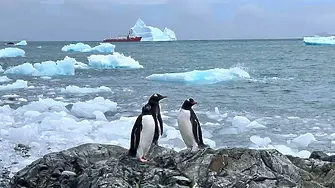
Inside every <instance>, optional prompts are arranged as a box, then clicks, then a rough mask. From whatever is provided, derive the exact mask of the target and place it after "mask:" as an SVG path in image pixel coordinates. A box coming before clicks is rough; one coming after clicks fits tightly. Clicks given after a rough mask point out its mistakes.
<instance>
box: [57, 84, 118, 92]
mask: <svg viewBox="0 0 335 188" xmlns="http://www.w3.org/2000/svg"><path fill="white" fill-rule="evenodd" d="M61 92H62V93H100V92H112V90H111V89H110V88H108V87H106V86H100V87H98V88H80V87H78V86H72V85H70V86H66V88H65V89H64V88H62V89H61Z"/></svg>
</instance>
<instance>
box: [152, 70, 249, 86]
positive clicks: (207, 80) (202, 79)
mask: <svg viewBox="0 0 335 188" xmlns="http://www.w3.org/2000/svg"><path fill="white" fill-rule="evenodd" d="M146 78H147V79H149V80H153V81H165V82H181V83H190V84H215V83H218V82H223V81H228V80H233V79H237V78H250V75H249V73H247V72H246V71H244V70H242V69H240V68H238V67H235V68H231V69H220V68H215V69H209V70H194V71H190V72H181V73H165V74H152V75H150V76H147V77H146Z"/></svg>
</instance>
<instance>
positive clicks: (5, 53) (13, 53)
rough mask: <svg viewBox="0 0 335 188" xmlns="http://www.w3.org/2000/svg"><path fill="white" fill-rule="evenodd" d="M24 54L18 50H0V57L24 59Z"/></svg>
mask: <svg viewBox="0 0 335 188" xmlns="http://www.w3.org/2000/svg"><path fill="white" fill-rule="evenodd" d="M25 53H26V52H25V51H24V50H22V49H20V48H5V49H1V50H0V58H1V57H19V56H21V57H24V54H25Z"/></svg>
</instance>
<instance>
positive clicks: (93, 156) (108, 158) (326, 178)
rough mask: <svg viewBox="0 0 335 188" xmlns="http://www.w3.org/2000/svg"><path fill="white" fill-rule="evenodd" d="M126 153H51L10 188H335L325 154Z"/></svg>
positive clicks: (110, 149)
mask: <svg viewBox="0 0 335 188" xmlns="http://www.w3.org/2000/svg"><path fill="white" fill-rule="evenodd" d="M126 153H127V150H126V149H125V148H122V147H120V146H115V145H104V144H83V145H80V146H78V147H74V148H70V149H67V150H64V151H60V152H56V153H50V154H47V155H45V156H44V157H42V158H40V159H38V160H36V161H34V162H33V163H32V164H30V165H28V166H27V167H26V168H24V169H22V170H20V171H19V172H18V173H16V174H15V175H14V177H13V178H12V179H11V180H10V183H9V185H8V187H12V188H19V187H20V188H22V187H26V188H51V187H62V188H72V187H76V188H95V187H97V188H98V187H99V188H109V187H122V188H126V187H146V188H153V187H173V188H174V187H175V188H177V187H179V188H181V187H194V188H195V187H199V188H200V187H201V188H203V187H204V188H206V187H215V188H219V187H231V188H233V187H234V188H247V187H249V188H263V187H264V188H265V187H266V188H270V187H285V188H286V187H292V188H293V187H303V188H322V187H335V163H333V162H334V161H335V157H333V156H327V155H326V154H324V153H322V152H313V153H312V154H311V156H310V158H309V159H302V158H298V157H292V156H285V155H283V154H281V153H279V152H278V151H277V150H254V149H244V148H230V149H217V150H214V149H210V148H206V149H202V150H199V151H197V152H193V153H190V152H188V150H183V151H181V152H176V151H174V150H171V149H167V148H163V147H159V146H155V147H153V148H151V150H150V153H149V156H148V159H149V162H148V163H141V162H139V161H137V160H135V159H133V158H129V157H128V156H127V155H126ZM1 183H2V182H1ZM5 183H6V182H5ZM7 183H8V182H7Z"/></svg>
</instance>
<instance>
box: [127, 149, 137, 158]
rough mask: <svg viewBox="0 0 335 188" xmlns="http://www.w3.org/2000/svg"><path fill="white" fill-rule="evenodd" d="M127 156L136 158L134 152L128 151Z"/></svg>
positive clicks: (132, 150)
mask: <svg viewBox="0 0 335 188" xmlns="http://www.w3.org/2000/svg"><path fill="white" fill-rule="evenodd" d="M128 156H130V157H136V150H134V149H129V150H128Z"/></svg>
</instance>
